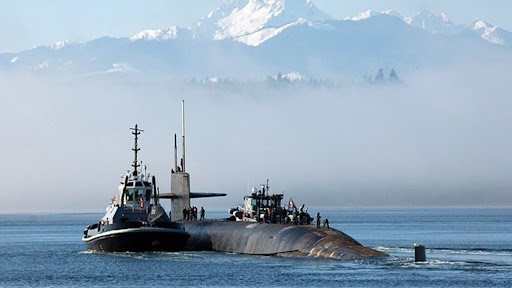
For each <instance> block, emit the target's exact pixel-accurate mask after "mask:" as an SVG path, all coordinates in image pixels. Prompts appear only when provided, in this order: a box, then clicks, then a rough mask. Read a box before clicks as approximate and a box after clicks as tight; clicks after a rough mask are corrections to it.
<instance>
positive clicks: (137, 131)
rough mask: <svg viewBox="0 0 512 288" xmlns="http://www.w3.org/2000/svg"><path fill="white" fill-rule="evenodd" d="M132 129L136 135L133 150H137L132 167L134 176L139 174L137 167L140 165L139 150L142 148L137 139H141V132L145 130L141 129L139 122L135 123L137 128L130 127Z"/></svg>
mask: <svg viewBox="0 0 512 288" xmlns="http://www.w3.org/2000/svg"><path fill="white" fill-rule="evenodd" d="M130 130H133V132H132V134H133V135H134V136H135V146H134V148H132V150H133V152H135V160H133V164H132V167H133V176H137V175H138V172H137V167H139V166H140V165H139V164H138V162H137V152H139V151H140V148H139V147H138V146H137V140H139V137H138V136H139V135H140V133H141V132H144V130H141V129H139V128H138V126H137V124H135V128H130Z"/></svg>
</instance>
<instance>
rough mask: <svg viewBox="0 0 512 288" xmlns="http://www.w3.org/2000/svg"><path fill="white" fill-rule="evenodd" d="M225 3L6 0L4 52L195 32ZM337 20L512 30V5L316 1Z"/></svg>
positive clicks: (0, 8)
mask: <svg viewBox="0 0 512 288" xmlns="http://www.w3.org/2000/svg"><path fill="white" fill-rule="evenodd" d="M221 2H222V1H221V0H187V1H182V0H180V1H178V0H152V1H138V0H109V1H104V0H87V1H85V0H76V1H69V0H52V1H40V0H23V1H19V0H2V1H0V19H1V20H0V21H1V25H0V39H2V40H1V41H0V52H19V51H21V50H25V49H30V48H32V47H35V46H39V45H48V44H52V43H55V42H57V41H62V40H68V41H72V42H85V41H88V40H92V39H95V38H98V37H102V36H113V37H128V36H131V35H133V34H135V33H137V32H139V31H141V30H144V29H149V28H160V27H169V26H172V25H178V26H182V27H188V26H190V25H191V24H192V23H193V22H194V21H195V20H196V19H197V18H199V17H202V16H206V15H207V14H208V13H209V12H210V11H212V10H213V9H215V8H216V7H218V6H219V4H220V3H221ZM314 3H315V4H316V5H317V6H318V7H319V8H320V9H322V10H323V11H325V12H326V13H328V14H330V15H331V16H333V17H335V18H344V17H347V16H353V15H356V14H358V13H359V12H362V11H366V10H368V9H373V10H378V11H381V10H388V9H393V10H396V11H397V12H399V13H400V14H402V15H403V16H410V15H412V14H414V13H415V12H417V11H418V10H420V9H428V10H431V11H432V12H434V13H436V14H437V13H441V12H446V13H448V16H449V17H450V18H451V19H452V21H453V22H455V23H456V24H467V23H470V22H472V21H473V20H475V19H483V20H485V21H488V22H490V23H493V24H495V25H499V26H502V27H503V28H505V29H507V30H509V31H511V30H512V17H510V11H512V1H508V0H487V1H480V0H466V1H443V0H390V1H381V0H357V1H347V0H343V1H340V0H315V1H314Z"/></svg>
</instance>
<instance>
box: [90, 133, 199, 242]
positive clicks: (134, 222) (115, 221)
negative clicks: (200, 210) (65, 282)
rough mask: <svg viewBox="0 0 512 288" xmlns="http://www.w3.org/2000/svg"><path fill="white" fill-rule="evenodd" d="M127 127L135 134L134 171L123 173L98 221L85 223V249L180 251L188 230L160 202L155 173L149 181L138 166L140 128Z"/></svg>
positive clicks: (185, 240) (187, 236)
mask: <svg viewBox="0 0 512 288" xmlns="http://www.w3.org/2000/svg"><path fill="white" fill-rule="evenodd" d="M130 129H131V130H133V132H132V134H133V135H134V136H135V147H134V148H133V149H132V150H133V151H134V152H135V160H134V161H133V165H132V166H133V171H131V172H130V171H128V172H127V173H126V175H124V177H123V181H122V182H121V185H120V186H119V197H116V196H114V197H113V198H112V202H111V203H110V205H109V206H108V207H107V209H106V210H107V212H106V214H105V215H104V216H103V217H102V218H101V219H100V221H99V222H98V223H94V224H92V225H89V226H87V228H86V229H85V230H84V236H83V238H82V241H83V242H84V243H85V245H86V246H87V249H88V250H92V251H98V252H121V251H123V252H124V251H130V252H143V251H182V250H183V249H184V247H185V245H186V243H187V240H188V238H189V237H190V234H189V233H188V232H186V231H185V226H184V225H183V224H182V223H177V222H173V221H171V219H170V218H169V216H168V215H167V213H166V212H165V210H164V208H163V207H162V206H161V205H160V203H159V197H158V195H159V193H158V190H157V187H156V179H155V176H153V177H152V178H151V182H149V181H148V180H147V179H146V178H149V177H148V176H146V175H144V174H143V173H142V172H141V171H139V170H138V168H139V166H140V164H139V163H138V162H137V152H138V151H139V150H140V149H139V148H138V146H137V140H138V135H139V134H140V133H141V131H143V130H140V129H138V127H137V125H135V128H130ZM117 198H118V199H119V203H118V201H117Z"/></svg>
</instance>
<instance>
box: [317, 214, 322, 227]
mask: <svg viewBox="0 0 512 288" xmlns="http://www.w3.org/2000/svg"><path fill="white" fill-rule="evenodd" d="M321 218H322V216H320V212H318V213H316V228H320V219H321Z"/></svg>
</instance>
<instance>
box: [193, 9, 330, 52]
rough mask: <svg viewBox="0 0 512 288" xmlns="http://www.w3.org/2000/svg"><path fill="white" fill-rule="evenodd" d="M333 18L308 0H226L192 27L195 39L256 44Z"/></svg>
mask: <svg viewBox="0 0 512 288" xmlns="http://www.w3.org/2000/svg"><path fill="white" fill-rule="evenodd" d="M328 20H332V18H331V17H330V16H329V15H327V14H326V13H324V12H322V11H321V10H319V9H318V8H316V6H315V5H314V4H313V2H312V1H311V0H293V1H290V0H288V1H286V0H228V1H225V2H224V3H223V4H222V6H221V7H219V8H218V9H216V10H215V11H213V12H211V13H210V14H208V16H207V17H203V18H201V19H199V20H198V21H197V22H196V23H195V24H194V25H193V26H192V30H193V31H194V35H195V36H196V37H198V38H206V39H213V40H223V39H234V40H237V41H240V42H242V43H245V44H248V45H251V46H258V45H260V44H261V43H263V42H264V41H266V40H268V39H270V38H272V37H273V36H275V35H277V34H279V33H280V32H282V31H283V30H284V29H286V28H287V27H290V26H293V25H297V24H303V23H306V22H311V23H314V22H324V21H328Z"/></svg>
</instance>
